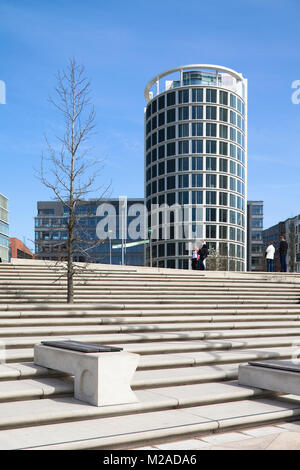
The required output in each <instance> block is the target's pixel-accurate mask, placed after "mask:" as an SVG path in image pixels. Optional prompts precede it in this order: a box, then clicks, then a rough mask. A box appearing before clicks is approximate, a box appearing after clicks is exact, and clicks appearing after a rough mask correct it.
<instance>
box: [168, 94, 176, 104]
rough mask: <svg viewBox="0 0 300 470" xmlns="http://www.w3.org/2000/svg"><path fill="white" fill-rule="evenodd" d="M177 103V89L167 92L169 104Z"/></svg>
mask: <svg viewBox="0 0 300 470" xmlns="http://www.w3.org/2000/svg"><path fill="white" fill-rule="evenodd" d="M174 104H175V91H173V92H172V93H168V94H167V106H173V105H174Z"/></svg>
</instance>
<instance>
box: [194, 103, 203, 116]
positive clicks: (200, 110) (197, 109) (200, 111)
mask: <svg viewBox="0 0 300 470" xmlns="http://www.w3.org/2000/svg"><path fill="white" fill-rule="evenodd" d="M192 119H203V106H192Z"/></svg>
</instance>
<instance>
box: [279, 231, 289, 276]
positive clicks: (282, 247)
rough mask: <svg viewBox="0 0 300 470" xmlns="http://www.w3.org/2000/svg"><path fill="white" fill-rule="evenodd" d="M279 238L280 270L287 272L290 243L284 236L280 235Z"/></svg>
mask: <svg viewBox="0 0 300 470" xmlns="http://www.w3.org/2000/svg"><path fill="white" fill-rule="evenodd" d="M279 240H280V241H279V256H280V272H282V273H286V272H287V265H286V255H287V251H288V243H287V241H286V240H285V238H284V237H283V236H281V237H279Z"/></svg>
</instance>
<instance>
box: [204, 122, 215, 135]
mask: <svg viewBox="0 0 300 470" xmlns="http://www.w3.org/2000/svg"><path fill="white" fill-rule="evenodd" d="M206 136H207V137H217V124H214V123H207V124H206Z"/></svg>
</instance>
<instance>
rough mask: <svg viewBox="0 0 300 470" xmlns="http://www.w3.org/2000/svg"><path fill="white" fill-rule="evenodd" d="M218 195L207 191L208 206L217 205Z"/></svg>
mask: <svg viewBox="0 0 300 470" xmlns="http://www.w3.org/2000/svg"><path fill="white" fill-rule="evenodd" d="M216 203H217V193H216V191H206V204H216Z"/></svg>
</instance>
